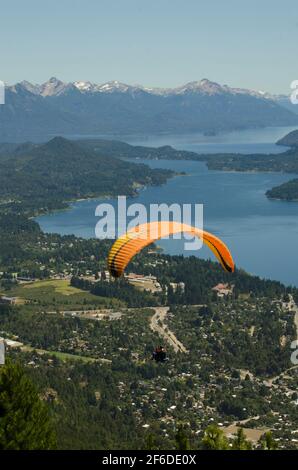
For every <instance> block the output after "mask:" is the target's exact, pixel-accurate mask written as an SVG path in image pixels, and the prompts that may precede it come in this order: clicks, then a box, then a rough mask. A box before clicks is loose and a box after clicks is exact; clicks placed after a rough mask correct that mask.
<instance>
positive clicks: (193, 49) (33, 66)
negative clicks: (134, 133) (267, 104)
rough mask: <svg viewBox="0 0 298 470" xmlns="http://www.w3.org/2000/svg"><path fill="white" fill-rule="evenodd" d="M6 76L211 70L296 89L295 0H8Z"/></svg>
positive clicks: (175, 75) (124, 76) (249, 83)
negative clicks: (294, 84) (291, 85)
mask: <svg viewBox="0 0 298 470" xmlns="http://www.w3.org/2000/svg"><path fill="white" fill-rule="evenodd" d="M0 6H1V10H0V41H1V42H0V54H1V55H0V57H1V67H0V79H1V80H4V81H6V82H8V83H14V82H16V81H20V80H23V79H26V80H30V81H32V82H43V81H45V80H47V79H48V78H49V77H51V76H57V77H58V78H61V79H62V80H65V81H73V80H91V81H94V82H98V83H102V82H105V81H108V80H120V81H123V82H127V83H131V84H136V83H141V84H143V85H146V86H177V85H180V84H183V83H185V82H188V81H193V80H199V79H201V78H209V79H210V80H214V81H218V82H220V83H222V84H223V83H226V84H229V85H231V86H240V87H248V88H254V89H258V90H267V91H270V92H288V91H289V86H290V82H291V81H292V80H294V79H298V67H297V45H298V14H297V13H298V2H297V0H283V1H277V0H258V1H257V0H249V1H246V0H226V1H224V0H207V1H201V0H147V1H145V0H84V1H83V0H81V1H78V0H60V1H57V0H51V1H42V0H9V1H3V0H2V1H0Z"/></svg>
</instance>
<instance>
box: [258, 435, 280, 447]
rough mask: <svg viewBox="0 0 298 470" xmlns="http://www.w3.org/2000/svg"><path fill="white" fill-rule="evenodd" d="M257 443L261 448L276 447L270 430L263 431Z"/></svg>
mask: <svg viewBox="0 0 298 470" xmlns="http://www.w3.org/2000/svg"><path fill="white" fill-rule="evenodd" d="M259 443H260V444H261V447H262V449H263V450H276V449H277V442H275V440H274V439H273V437H272V433H271V432H270V431H268V432H265V434H263V436H261V438H260V440H259Z"/></svg>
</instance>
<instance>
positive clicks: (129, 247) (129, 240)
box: [108, 222, 234, 277]
mask: <svg viewBox="0 0 298 470" xmlns="http://www.w3.org/2000/svg"><path fill="white" fill-rule="evenodd" d="M181 232H184V233H190V234H193V235H195V236H197V237H199V238H201V239H202V240H203V242H204V243H205V244H206V245H207V246H208V247H209V248H210V250H211V251H212V252H213V253H214V255H215V256H216V258H217V259H218V260H219V262H220V264H221V265H222V267H223V268H224V269H225V271H228V272H233V271H234V261H233V258H232V255H231V253H230V251H229V249H228V247H227V246H226V245H225V244H224V243H223V242H222V241H221V240H220V239H219V238H218V237H216V236H215V235H213V234H212V233H209V232H206V231H204V230H200V229H198V228H196V227H193V226H191V225H187V224H182V223H179V222H150V223H146V224H142V225H138V226H137V227H134V228H133V229H131V230H129V231H128V232H126V233H125V234H124V235H122V236H121V237H119V238H118V239H117V240H116V241H115V243H114V244H113V246H112V248H111V250H110V252H109V256H108V268H109V271H110V273H111V275H112V276H114V277H119V276H121V274H122V273H123V271H124V270H125V268H126V266H127V265H128V263H129V262H130V260H131V259H132V258H133V257H134V255H135V254H137V253H138V252H139V251H141V250H142V249H143V248H144V247H145V246H147V245H150V244H151V243H153V242H155V241H156V240H159V239H160V238H163V237H166V236H169V235H173V234H175V233H181Z"/></svg>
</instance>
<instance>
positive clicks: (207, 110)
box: [0, 77, 298, 142]
mask: <svg viewBox="0 0 298 470" xmlns="http://www.w3.org/2000/svg"><path fill="white" fill-rule="evenodd" d="M287 101H289V100H287V99H286V98H285V97H284V96H273V95H270V94H268V93H264V92H256V91H252V90H247V89H242V88H231V87H229V86H227V85H220V84H218V83H215V82H212V81H210V80H207V79H203V80H200V81H196V82H190V83H187V84H186V85H183V86H180V87H177V88H146V87H143V86H139V85H135V86H132V85H127V84H124V83H121V82H118V81H113V82H108V83H104V84H101V85H98V84H95V83H92V82H88V81H76V82H67V83H66V82H62V81H61V80H59V79H57V78H55V77H52V78H50V80H48V81H47V82H45V83H43V84H41V85H38V84H32V83H30V82H27V81H22V82H20V83H17V84H15V85H12V86H6V89H5V105H1V106H0V141H2V142H4V141H6V142H17V141H24V140H26V139H30V140H36V141H42V140H46V139H49V138H51V137H53V136H55V135H66V136H67V135H68V136H73V135H81V136H84V135H109V134H110V135H114V136H115V135H119V136H121V135H125V134H143V135H144V134H149V133H190V132H204V133H207V134H208V133H211V134H213V133H217V132H220V131H226V130H234V129H245V128H258V127H266V126H291V125H293V126H294V125H297V124H298V116H297V115H296V114H295V112H294V111H296V108H295V109H294V107H293V106H292V108H293V109H292V108H291V106H289V103H288V102H287Z"/></svg>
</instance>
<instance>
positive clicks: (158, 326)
mask: <svg viewBox="0 0 298 470" xmlns="http://www.w3.org/2000/svg"><path fill="white" fill-rule="evenodd" d="M169 310H170V308H169V307H154V311H155V313H154V315H152V317H151V320H150V328H151V330H152V331H154V332H155V333H158V334H159V336H161V337H162V338H164V340H165V341H166V342H167V343H168V344H170V345H171V346H172V348H173V349H174V351H175V352H176V353H177V352H182V353H187V352H188V351H187V349H186V347H185V346H184V345H183V344H182V343H181V341H179V339H178V338H177V337H176V335H175V334H174V333H173V332H172V331H171V330H169V328H168V326H167V325H166V324H165V323H164V322H165V319H166V317H167V314H168V313H169Z"/></svg>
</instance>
